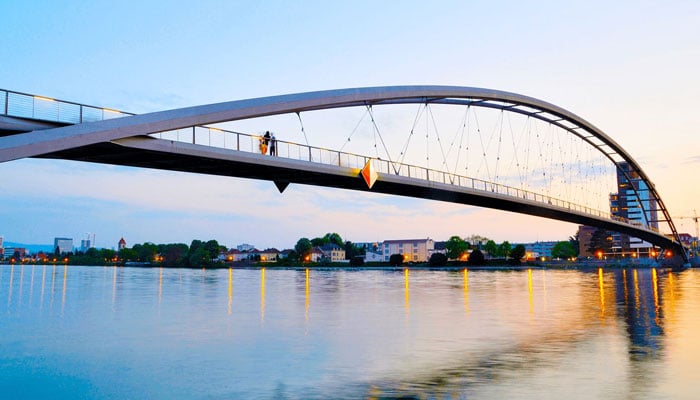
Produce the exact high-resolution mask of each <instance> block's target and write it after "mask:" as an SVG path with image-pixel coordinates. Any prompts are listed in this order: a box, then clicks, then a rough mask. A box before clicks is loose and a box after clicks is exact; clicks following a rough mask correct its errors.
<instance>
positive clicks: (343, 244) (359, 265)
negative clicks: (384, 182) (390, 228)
mask: <svg viewBox="0 0 700 400" xmlns="http://www.w3.org/2000/svg"><path fill="white" fill-rule="evenodd" d="M472 239H473V240H474V241H476V242H478V243H479V244H478V245H472V244H471V243H470V242H469V241H467V240H465V239H462V238H460V237H459V236H452V237H450V239H449V240H447V241H446V242H439V244H440V245H441V247H440V251H436V252H434V253H432V254H430V257H429V259H428V260H427V261H420V262H419V261H409V259H410V258H409V257H407V256H406V255H405V254H398V253H397V254H391V255H390V257H387V254H388V252H385V251H382V252H381V253H379V254H383V257H384V261H365V259H366V257H365V254H366V252H369V251H372V253H374V255H375V256H376V254H377V253H378V250H381V249H380V248H379V247H378V244H377V243H374V245H373V247H372V248H368V247H367V244H362V245H356V244H355V243H352V242H350V241H344V240H343V239H342V238H341V237H340V235H338V234H337V233H327V234H325V235H324V236H322V237H316V238H313V239H308V238H301V239H299V240H298V241H297V243H296V245H295V246H294V248H293V249H288V250H283V251H278V250H277V249H274V248H271V249H266V250H263V251H260V250H257V249H255V248H253V247H252V246H250V245H246V246H250V247H251V249H241V248H240V247H242V246H239V248H238V249H228V248H227V247H226V246H222V245H220V244H219V243H218V242H217V241H216V240H208V241H203V240H193V241H192V242H191V243H190V244H189V245H187V244H185V243H169V244H154V243H151V242H146V243H143V244H135V245H133V246H132V247H131V248H127V247H126V246H125V243H121V242H120V249H119V250H116V251H115V250H112V249H105V248H101V249H98V248H89V249H87V250H86V251H85V252H78V251H76V252H67V253H63V252H59V248H58V247H57V248H56V250H55V252H54V253H44V252H39V253H37V254H36V255H34V256H32V257H31V258H30V257H26V256H25V255H23V254H20V253H19V252H18V251H15V254H13V255H11V256H9V257H8V258H9V259H6V260H4V261H2V260H0V264H13V265H57V264H58V265H81V266H122V267H141V268H189V269H218V268H238V269H242V268H250V269H253V268H273V269H274V268H279V269H347V270H372V269H375V270H403V269H415V270H464V269H471V270H480V269H481V270H518V269H533V268H534V269H598V268H657V267H658V268H664V267H665V263H664V262H660V261H658V260H654V259H650V258H642V257H607V258H606V257H602V255H603V254H606V253H607V252H602V251H597V252H594V253H593V254H598V255H599V257H597V258H584V257H579V254H578V251H577V249H578V247H579V246H578V238H577V237H571V238H569V239H570V240H569V241H561V242H557V243H556V244H555V245H554V246H553V247H552V250H551V256H549V258H546V259H545V257H534V256H533V254H532V253H528V252H527V251H526V249H525V246H524V245H522V244H518V245H515V246H512V245H511V244H510V243H509V242H508V241H505V242H503V243H501V244H500V245H498V244H497V243H496V242H494V241H493V240H487V239H486V238H483V237H481V236H473V237H472ZM472 239H470V240H472ZM436 244H437V242H436ZM426 247H427V246H426ZM482 247H483V249H482ZM594 247H595V246H594ZM595 248H596V249H597V248H598V247H595ZM329 249H330V250H333V251H336V250H337V252H338V254H342V255H341V256H340V257H343V256H344V257H345V260H344V261H335V260H336V253H330V252H329V251H328V250H329ZM436 249H437V246H436ZM385 250H386V249H385ZM431 250H432V249H431ZM393 251H395V250H393ZM400 251H401V250H400V247H399V252H400ZM312 252H313V254H315V255H318V254H319V253H322V255H323V256H322V257H318V256H316V257H312V256H311V255H312ZM341 252H342V253H341ZM414 252H415V248H414ZM241 255H242V256H244V257H245V258H243V259H240V257H239V256H241ZM423 256H425V255H423ZM535 256H536V254H535ZM413 257H414V259H415V257H416V255H415V254H414V256H413ZM532 257H534V258H532ZM237 258H238V259H237ZM332 259H333V260H334V261H333V262H331V260H332ZM374 259H376V258H374Z"/></svg>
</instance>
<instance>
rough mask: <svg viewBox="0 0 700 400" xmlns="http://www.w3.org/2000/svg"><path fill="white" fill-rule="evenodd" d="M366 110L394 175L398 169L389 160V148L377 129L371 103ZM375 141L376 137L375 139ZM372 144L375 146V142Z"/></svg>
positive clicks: (397, 172)
mask: <svg viewBox="0 0 700 400" xmlns="http://www.w3.org/2000/svg"><path fill="white" fill-rule="evenodd" d="M367 111H368V113H369V116H370V118H371V119H372V125H373V126H374V130H375V132H376V134H377V135H379V140H380V141H381V142H382V146H383V147H384V152H385V153H386V156H387V158H388V159H389V163H390V164H391V167H392V168H393V169H394V173H395V174H396V175H398V174H399V171H398V170H397V169H396V165H395V164H394V162H393V161H392V160H391V154H390V153H389V149H387V147H386V143H384V138H383V137H382V133H381V132H380V131H379V127H378V126H377V122H376V121H375V120H374V113H373V112H372V105H371V104H369V105H367ZM375 141H376V139H375ZM374 146H375V147H376V146H377V145H376V143H375V145H374Z"/></svg>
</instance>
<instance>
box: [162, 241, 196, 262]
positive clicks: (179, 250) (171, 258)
mask: <svg viewBox="0 0 700 400" xmlns="http://www.w3.org/2000/svg"><path fill="white" fill-rule="evenodd" d="M158 252H159V253H160V254H161V255H162V256H163V265H167V266H169V267H176V266H185V265H187V264H188V262H189V260H188V255H187V253H188V252H189V247H187V245H186V244H184V243H171V244H166V245H162V246H159V250H158Z"/></svg>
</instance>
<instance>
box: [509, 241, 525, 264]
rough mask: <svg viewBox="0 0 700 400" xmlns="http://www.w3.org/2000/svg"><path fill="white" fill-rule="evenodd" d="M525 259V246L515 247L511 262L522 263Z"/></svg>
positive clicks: (511, 253)
mask: <svg viewBox="0 0 700 400" xmlns="http://www.w3.org/2000/svg"><path fill="white" fill-rule="evenodd" d="M523 257H525V246H523V245H522V244H519V245H517V246H515V247H513V250H511V252H510V258H511V260H513V261H517V262H520V260H521V259H522V258H523Z"/></svg>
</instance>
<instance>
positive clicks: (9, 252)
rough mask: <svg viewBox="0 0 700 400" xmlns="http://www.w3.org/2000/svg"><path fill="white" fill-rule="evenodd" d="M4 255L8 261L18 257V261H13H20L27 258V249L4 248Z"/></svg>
mask: <svg viewBox="0 0 700 400" xmlns="http://www.w3.org/2000/svg"><path fill="white" fill-rule="evenodd" d="M4 255H5V256H6V257H7V258H8V259H10V258H14V257H18V258H19V260H15V261H21V260H22V259H23V258H25V257H27V249H26V248H24V247H5V248H4Z"/></svg>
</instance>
